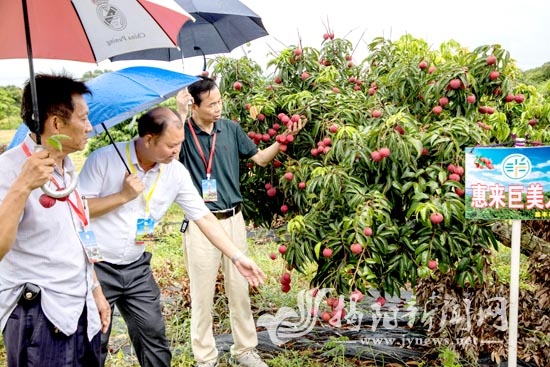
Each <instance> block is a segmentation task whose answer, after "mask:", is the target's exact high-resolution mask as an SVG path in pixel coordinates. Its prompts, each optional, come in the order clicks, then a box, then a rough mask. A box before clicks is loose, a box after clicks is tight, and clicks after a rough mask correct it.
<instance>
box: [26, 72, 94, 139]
mask: <svg viewBox="0 0 550 367" xmlns="http://www.w3.org/2000/svg"><path fill="white" fill-rule="evenodd" d="M34 80H35V83H36V94H37V99H38V115H39V116H34V109H33V101H32V93H31V83H30V79H29V80H27V82H26V83H25V86H24V88H23V98H22V100H21V118H22V119H23V122H24V123H25V124H26V125H27V127H28V128H29V130H30V131H32V132H38V133H39V134H42V133H43V132H44V122H45V121H46V120H47V119H48V117H50V116H52V115H57V116H59V117H61V118H62V119H63V120H65V121H69V120H70V119H71V115H72V113H73V112H74V106H73V95H75V94H76V95H85V94H90V95H91V94H92V92H91V91H90V89H89V88H88V86H87V85H86V84H84V82H81V81H79V80H76V79H74V78H72V77H70V76H68V75H51V74H36V76H35V78H34ZM33 117H35V118H34V119H33ZM36 120H37V121H36ZM37 123H38V125H39V127H40V128H39V129H38V128H37V126H36V124H37Z"/></svg>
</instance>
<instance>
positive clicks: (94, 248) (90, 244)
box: [78, 231, 103, 263]
mask: <svg viewBox="0 0 550 367" xmlns="http://www.w3.org/2000/svg"><path fill="white" fill-rule="evenodd" d="M78 237H80V242H81V243H82V246H83V247H84V251H86V256H87V257H88V261H89V262H91V263H96V262H98V261H103V256H101V251H100V250H99V244H98V243H97V240H96V238H95V234H94V232H93V231H80V232H78Z"/></svg>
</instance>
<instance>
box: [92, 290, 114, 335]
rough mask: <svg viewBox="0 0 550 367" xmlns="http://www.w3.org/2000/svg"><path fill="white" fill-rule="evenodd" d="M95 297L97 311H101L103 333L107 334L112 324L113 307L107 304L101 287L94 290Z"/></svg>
mask: <svg viewBox="0 0 550 367" xmlns="http://www.w3.org/2000/svg"><path fill="white" fill-rule="evenodd" d="M93 295H94V300H95V304H96V306H97V310H98V311H99V318H100V321H101V332H102V333H103V334H105V333H106V332H107V330H109V325H110V324H111V306H110V305H109V302H107V299H106V298H105V295H104V294H103V290H102V289H101V286H99V287H97V288H96V289H94V290H93Z"/></svg>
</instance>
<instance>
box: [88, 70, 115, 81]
mask: <svg viewBox="0 0 550 367" xmlns="http://www.w3.org/2000/svg"><path fill="white" fill-rule="evenodd" d="M110 71H111V70H108V69H105V70H94V71H87V72H85V73H84V74H82V78H81V79H82V80H83V81H85V82H87V81H88V80H90V79H93V78H95V77H96V76H99V75H101V74H104V73H108V72H110Z"/></svg>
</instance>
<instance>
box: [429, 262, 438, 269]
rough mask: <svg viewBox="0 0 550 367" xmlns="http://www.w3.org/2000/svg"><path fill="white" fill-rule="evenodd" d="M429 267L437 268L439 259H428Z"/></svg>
mask: <svg viewBox="0 0 550 367" xmlns="http://www.w3.org/2000/svg"><path fill="white" fill-rule="evenodd" d="M428 268H430V269H431V270H434V269H436V268H437V261H435V260H433V259H432V260H430V261H428Z"/></svg>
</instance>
